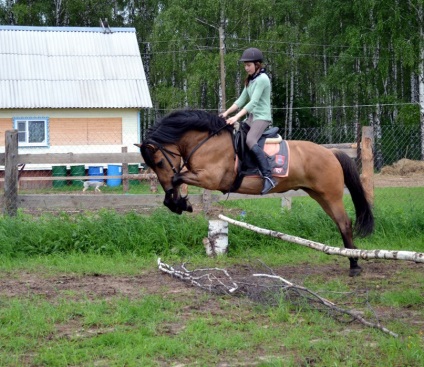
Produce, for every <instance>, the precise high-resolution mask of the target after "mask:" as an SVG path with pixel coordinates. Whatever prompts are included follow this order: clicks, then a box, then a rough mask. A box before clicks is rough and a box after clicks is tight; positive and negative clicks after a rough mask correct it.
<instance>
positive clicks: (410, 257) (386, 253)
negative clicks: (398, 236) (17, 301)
mask: <svg viewBox="0 0 424 367" xmlns="http://www.w3.org/2000/svg"><path fill="white" fill-rule="evenodd" d="M219 219H221V220H224V221H226V222H228V223H230V224H234V225H236V226H238V227H242V228H245V229H248V230H250V231H253V232H256V233H259V234H264V235H267V236H270V237H275V238H279V239H280V240H283V241H288V242H292V243H296V244H298V245H301V246H305V247H309V248H311V249H314V250H317V251H322V252H324V253H326V254H327V255H339V256H345V257H352V258H357V259H364V260H369V259H388V260H406V261H414V262H416V263H424V253H422V252H414V251H390V250H359V249H346V248H340V247H331V246H328V245H325V244H323V243H319V242H315V241H312V240H306V239H304V238H301V237H296V236H291V235H289V234H285V233H281V232H277V231H271V230H269V229H263V228H260V227H256V226H254V225H252V224H249V223H244V222H239V221H237V220H234V219H231V218H228V217H226V216H225V215H222V214H220V215H219Z"/></svg>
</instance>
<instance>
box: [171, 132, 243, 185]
mask: <svg viewBox="0 0 424 367" xmlns="http://www.w3.org/2000/svg"><path fill="white" fill-rule="evenodd" d="M208 136H209V134H208V133H206V132H198V131H190V132H188V133H187V134H186V135H185V136H184V137H183V139H181V141H180V143H179V145H180V149H181V150H180V151H181V154H182V155H183V160H187V159H188V162H187V168H188V170H190V171H192V172H194V173H200V172H202V177H204V179H205V180H213V181H214V182H217V185H218V186H219V187H217V188H216V190H222V189H224V190H225V189H229V188H230V187H231V185H232V183H233V182H234V180H235V176H236V173H235V153H234V145H233V137H232V135H231V134H230V133H229V132H227V131H223V132H221V133H220V134H219V135H214V136H212V137H210V138H209V139H207V138H208ZM199 145H200V146H199ZM194 150H195V151H194ZM193 151H194V153H193ZM204 184H205V185H208V183H206V182H205V183H204Z"/></svg>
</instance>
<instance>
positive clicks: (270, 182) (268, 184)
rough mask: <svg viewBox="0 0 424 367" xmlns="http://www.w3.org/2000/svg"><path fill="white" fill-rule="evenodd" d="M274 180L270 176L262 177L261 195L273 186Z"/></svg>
mask: <svg viewBox="0 0 424 367" xmlns="http://www.w3.org/2000/svg"><path fill="white" fill-rule="evenodd" d="M275 184H276V182H275V181H274V179H273V178H272V177H267V176H265V177H264V186H263V189H262V191H261V195H265V194H268V192H269V191H271V190H272V189H273V188H274V187H275Z"/></svg>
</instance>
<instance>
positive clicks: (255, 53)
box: [240, 47, 264, 62]
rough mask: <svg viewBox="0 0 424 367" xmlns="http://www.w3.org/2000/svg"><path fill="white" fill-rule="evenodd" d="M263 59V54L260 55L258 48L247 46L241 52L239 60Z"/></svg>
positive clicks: (260, 60) (252, 60)
mask: <svg viewBox="0 0 424 367" xmlns="http://www.w3.org/2000/svg"><path fill="white" fill-rule="evenodd" d="M263 59H264V56H263V55H262V51H261V50H259V49H258V48H254V47H251V48H248V49H247V50H245V51H244V52H243V55H241V58H240V61H244V62H254V61H259V62H262V60H263Z"/></svg>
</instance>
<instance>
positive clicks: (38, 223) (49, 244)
mask: <svg viewBox="0 0 424 367" xmlns="http://www.w3.org/2000/svg"><path fill="white" fill-rule="evenodd" d="M419 197H421V198H424V188H409V189H401V190H399V189H396V195H394V193H393V190H391V189H378V190H376V197H375V207H374V215H375V222H376V227H375V232H374V234H373V235H372V236H370V237H368V238H365V239H359V238H358V239H356V245H357V247H359V248H364V249H374V248H380V249H399V250H411V251H419V252H422V251H424V236H423V233H424V200H417V198H419ZM345 203H346V207H347V210H348V212H349V214H350V216H351V217H354V209H353V205H352V203H351V201H350V197H349V196H346V197H345ZM218 205H220V206H222V207H223V208H224V209H225V208H232V209H233V210H232V213H235V214H232V216H233V217H235V218H238V219H242V220H245V221H246V222H249V223H252V224H254V225H257V226H259V227H263V228H269V229H273V230H276V231H280V232H284V233H288V234H292V235H296V236H299V237H304V238H308V239H312V240H314V241H318V242H322V243H327V244H329V245H331V246H342V241H341V237H340V235H339V233H338V230H337V228H336V227H335V225H334V224H333V222H332V221H331V219H330V218H329V217H328V216H327V215H325V214H324V212H323V211H322V209H321V208H320V207H319V206H318V204H317V203H315V202H314V201H313V200H311V199H310V198H308V197H297V198H294V200H293V205H292V209H291V210H286V209H284V208H281V206H280V201H279V199H273V198H271V199H267V198H263V199H260V200H257V199H252V200H238V201H227V202H224V203H222V204H218ZM242 211H244V212H245V213H246V214H245V215H244V216H243V218H242V217H241V216H239V214H238V213H241V212H242ZM207 228H208V219H207V218H206V217H205V216H204V215H201V214H199V215H194V214H184V215H181V216H178V215H175V214H173V213H171V212H169V211H168V210H167V209H166V208H160V209H157V210H156V211H154V212H153V213H152V214H151V215H144V214H139V213H136V212H129V213H126V214H122V213H116V212H114V211H111V210H101V211H99V212H92V213H88V212H87V213H80V214H67V213H59V214H56V215H54V214H45V215H41V216H37V217H33V216H31V215H27V214H24V213H22V212H19V213H18V215H17V216H16V217H12V218H11V217H7V216H4V217H1V218H0V255H1V256H3V257H6V258H16V257H26V256H34V255H51V254H65V253H66V254H78V253H85V254H90V253H91V254H105V255H115V254H133V255H137V256H146V257H149V256H150V257H151V256H167V257H168V256H173V257H175V256H177V257H187V256H197V255H202V254H204V250H203V246H202V239H203V237H205V236H206V235H207ZM229 232H230V253H229V256H235V257H238V256H258V255H261V254H264V253H271V254H272V255H271V257H274V256H275V254H281V256H287V258H289V257H290V259H291V260H292V261H296V256H303V255H302V254H307V253H309V254H310V251H311V250H309V249H302V248H300V247H299V246H298V245H294V244H289V243H282V241H280V240H276V239H272V238H268V237H264V236H261V235H259V234H256V233H253V232H250V231H246V230H243V229H240V228H238V227H233V226H231V227H230V231H229ZM288 255H290V256H288Z"/></svg>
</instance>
